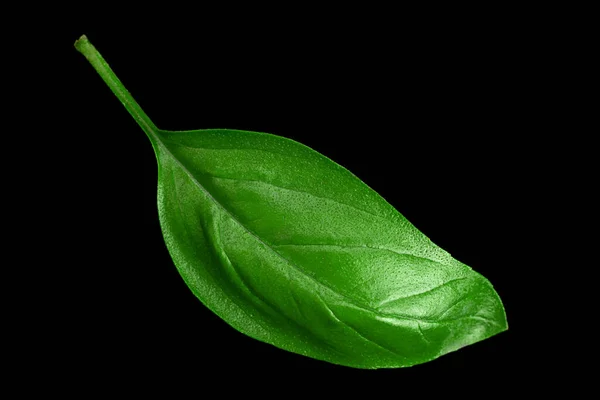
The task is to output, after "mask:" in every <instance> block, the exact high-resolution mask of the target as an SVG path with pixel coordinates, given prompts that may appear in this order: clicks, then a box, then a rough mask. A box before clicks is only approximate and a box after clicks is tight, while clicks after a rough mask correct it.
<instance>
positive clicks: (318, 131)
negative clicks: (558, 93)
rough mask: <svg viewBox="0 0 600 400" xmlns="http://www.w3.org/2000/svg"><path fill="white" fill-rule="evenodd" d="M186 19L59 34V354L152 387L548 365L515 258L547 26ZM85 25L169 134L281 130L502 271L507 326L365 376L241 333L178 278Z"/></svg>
mask: <svg viewBox="0 0 600 400" xmlns="http://www.w3.org/2000/svg"><path fill="white" fill-rule="evenodd" d="M359 11H360V10H359ZM184 14H185V12H183V11H182V14H177V16H176V17H173V18H175V19H174V20H173V19H169V18H171V17H169V16H166V15H165V16H161V18H160V19H159V18H158V17H154V18H156V19H153V20H145V19H144V18H143V17H141V16H138V17H137V18H134V19H133V20H132V19H131V17H127V18H126V17H122V18H119V17H115V15H112V16H111V18H112V19H111V20H110V21H105V22H103V23H101V24H96V23H92V22H90V21H86V20H81V21H80V22H78V23H72V24H71V23H69V24H66V26H67V27H68V29H63V31H62V32H63V33H64V36H63V37H62V39H61V40H63V41H62V42H60V43H56V46H55V50H57V53H56V54H61V60H60V61H59V64H60V65H61V68H62V72H67V73H66V74H65V75H64V76H62V78H61V79H60V81H58V82H55V83H56V84H57V85H56V89H55V90H56V93H57V94H60V96H56V98H57V99H58V98H59V97H61V98H67V99H68V101H67V103H68V104H63V103H61V105H60V109H61V111H60V112H58V113H57V114H56V115H55V116H53V118H54V117H56V116H58V118H59V119H62V120H63V122H64V123H63V125H62V126H63V127H65V134H64V135H62V137H61V138H60V139H58V141H59V142H60V143H58V145H59V146H60V147H61V148H62V149H63V150H64V154H65V156H64V157H61V159H60V160H57V161H56V165H57V167H56V168H58V169H59V170H60V171H59V172H60V176H61V179H60V180H59V181H57V182H55V184H54V187H55V188H56V190H57V191H58V190H63V189H64V190H66V191H67V192H68V193H69V194H68V195H67V196H60V197H59V198H57V200H56V202H57V205H58V207H57V209H60V210H61V212H60V216H59V218H58V221H57V224H58V225H62V226H64V225H65V224H68V225H69V227H70V232H71V234H70V235H69V237H68V238H61V239H60V241H61V244H60V245H58V247H57V248H56V250H58V251H59V252H60V251H62V250H64V249H67V248H68V249H71V250H69V251H68V252H67V254H69V256H65V255H64V253H63V255H62V256H61V260H64V263H65V269H64V280H65V289H64V290H61V292H60V293H57V294H56V295H57V297H58V298H59V299H60V313H59V314H60V317H57V319H56V320H55V321H57V322H54V324H53V327H52V328H51V330H54V331H55V332H56V335H57V336H59V337H60V341H59V342H58V343H59V345H58V347H59V349H58V350H57V354H60V357H62V358H64V359H66V360H67V361H68V362H69V363H71V365H72V366H74V367H73V369H74V370H79V367H77V366H81V370H80V371H79V372H78V373H77V376H78V377H79V378H80V379H81V378H83V377H86V378H90V377H89V376H88V374H86V373H85V372H83V371H86V370H88V371H94V374H95V373H96V372H97V371H98V370H102V371H103V372H102V374H101V378H100V380H101V381H102V382H106V383H112V382H118V381H127V380H129V379H130V374H131V372H132V371H136V373H138V374H139V376H140V377H141V378H139V379H141V381H140V382H141V383H147V382H149V381H151V382H159V381H162V380H168V379H170V378H169V377H173V376H175V377H179V378H178V379H184V380H186V379H190V377H195V378H192V379H200V378H201V382H202V385H205V386H206V387H222V384H217V379H221V378H222V377H223V376H229V377H234V378H241V377H247V376H251V377H252V378H253V379H254V382H255V384H259V383H261V382H263V381H268V380H269V379H271V378H273V377H278V379H279V380H280V381H281V382H283V384H284V385H287V384H289V385H291V386H293V387H302V386H304V385H300V386H298V379H299V380H300V382H312V381H313V380H314V379H316V378H326V379H330V380H331V381H330V382H341V383H345V385H346V386H349V387H351V389H352V388H353V387H354V386H353V385H356V386H357V387H358V386H360V385H363V384H369V385H375V386H373V387H376V385H378V384H381V385H384V384H387V383H389V382H396V383H398V384H408V383H410V384H412V385H417V388H423V389H428V390H430V389H434V388H435V384H432V382H437V381H439V380H442V379H446V378H450V379H453V380H457V379H458V380H459V381H460V382H469V381H476V382H478V385H483V386H487V387H496V388H498V387H499V386H498V385H500V387H502V386H503V384H500V383H499V382H507V383H506V384H507V385H513V384H515V382H517V381H522V380H525V381H526V380H528V379H529V376H528V373H527V371H528V370H529V369H530V368H535V367H536V365H537V364H538V363H539V361H536V360H535V357H534V355H533V353H532V352H531V351H529V350H524V349H527V347H526V346H527V345H526V339H525V335H524V328H523V327H524V324H525V323H526V322H527V319H528V317H529V316H528V311H527V310H526V309H524V308H523V307H521V306H520V304H521V301H522V295H521V294H520V293H522V290H521V289H522V288H523V286H525V282H524V281H523V279H522V278H523V271H524V270H525V269H526V268H527V266H526V265H523V261H522V259H521V258H519V256H518V255H519V253H520V252H521V251H524V250H525V249H526V248H527V240H528V239H527V237H528V235H529V233H530V232H529V231H528V229H529V227H528V225H527V223H523V219H524V218H525V219H526V218H527V216H528V214H529V211H530V210H531V209H532V208H533V205H532V204H531V203H530V201H529V200H528V193H530V192H531V190H532V185H533V186H534V185H535V182H534V181H533V180H532V179H531V177H532V175H533V174H535V172H532V171H531V170H530V169H528V170H527V172H525V170H524V169H523V168H522V167H523V165H524V163H525V159H526V158H527V151H529V150H530V149H531V145H530V144H529V143H530V140H531V135H532V132H533V126H534V123H535V118H534V117H532V115H533V114H535V112H536V109H535V104H533V100H531V98H532V92H533V91H535V90H537V87H538V86H537V81H536V79H537V78H536V76H539V75H538V72H539V71H537V70H536V66H535V63H534V62H532V58H533V57H534V55H532V54H533V52H535V46H533V43H534V42H535V35H533V36H529V39H524V38H523V36H522V35H517V34H515V29H516V27H517V26H520V25H521V22H522V21H518V20H512V21H510V22H511V23H510V24H508V25H507V23H506V21H503V20H502V19H501V18H498V19H495V18H493V17H492V16H491V15H488V14H485V15H483V16H482V17H481V18H479V19H475V20H469V21H468V22H469V23H468V24H464V23H463V22H462V21H461V22H451V21H449V20H447V19H445V17H444V15H443V13H441V14H440V15H438V16H437V19H435V20H432V19H430V17H423V18H421V19H419V20H418V21H417V22H415V21H412V18H410V17H409V16H404V17H403V18H399V19H395V17H394V16H392V17H391V18H389V17H390V16H388V18H387V19H383V18H384V15H385V12H383V11H382V13H381V14H378V15H377V16H375V17H373V18H370V17H367V16H361V15H354V16H352V17H351V18H350V17H344V16H343V15H338V14H336V13H333V14H327V16H324V17H318V16H317V17H314V18H311V19H303V18H299V19H296V17H295V14H294V13H285V14H282V15H280V16H279V17H277V18H271V17H268V16H265V15H263V16H262V18H261V19H260V20H258V19H255V18H256V17H254V16H253V17H247V16H246V15H244V12H240V11H239V10H238V12H237V13H235V16H233V15H232V14H231V13H227V12H225V13H220V14H211V13H208V12H207V13H206V14H203V13H199V14H197V15H196V16H195V17H194V18H195V20H194V21H193V22H181V23H179V20H178V19H177V18H180V17H182V16H183V15H184ZM358 14H360V12H359V13H358ZM316 15H320V13H316ZM132 21H133V22H132ZM167 21H170V22H171V23H169V24H167V23H166V22H167ZM293 21H299V22H293ZM509 25H510V26H509ZM522 25H523V26H525V25H526V23H523V24H522ZM82 34H86V35H87V36H88V38H89V39H90V41H91V42H92V43H93V44H94V45H95V46H96V48H97V49H98V50H99V51H100V52H101V53H102V55H103V56H104V58H105V59H106V60H107V61H108V63H109V64H110V65H111V67H112V68H113V70H114V71H115V73H116V74H117V75H118V76H119V77H120V79H121V80H122V81H123V83H124V84H125V86H126V87H127V88H128V89H129V91H130V92H131V93H132V94H133V96H134V97H135V98H136V100H137V101H138V103H139V104H140V105H141V106H142V107H143V108H144V110H145V111H146V112H147V114H148V115H149V116H150V118H152V119H153V121H154V122H155V124H156V125H158V126H159V127H160V128H162V129H168V130H187V129H203V128H231V129H243V130H251V131H262V132H269V133H273V134H277V135H280V136H284V137H288V138H291V139H294V140H297V141H299V142H301V143H303V144H306V145H308V146H310V147H312V148H313V149H315V150H317V151H319V152H320V153H322V154H324V155H326V156H328V157H329V158H331V159H333V160H334V161H336V162H338V163H339V164H341V165H343V166H344V167H346V168H348V169H349V170H350V171H352V172H353V173H354V174H356V175H357V176H358V177H359V178H360V179H362V180H363V181H364V182H365V183H367V184H368V185H369V186H370V187H371V188H373V189H374V190H375V191H377V192H378V193H380V194H381V195H382V196H383V197H384V198H385V199H386V200H387V201H388V202H390V203H391V204H392V205H393V206H394V207H396V208H397V209H398V210H399V211H400V212H401V213H402V214H403V215H404V216H406V217H407V218H408V220H409V221H411V222H412V223H413V224H414V225H415V226H416V227H417V228H418V229H419V230H421V231H422V232H423V233H425V234H426V235H427V236H428V237H429V238H430V239H432V241H433V242H434V243H436V244H437V245H439V246H440V247H442V248H444V249H446V250H447V251H449V252H450V253H451V254H452V255H453V256H454V257H455V258H456V259H458V260H460V261H462V262H464V263H466V264H467V265H469V266H471V267H472V268H473V269H475V270H476V271H478V272H480V273H481V274H483V275H484V276H485V277H486V278H488V279H489V280H490V281H491V282H492V284H493V285H494V287H495V288H496V290H497V292H498V293H499V295H500V297H501V298H502V300H503V302H504V305H505V308H506V313H507V316H508V323H509V330H508V331H507V332H504V333H501V334H499V335H497V336H495V337H492V338H490V339H487V340H485V341H482V342H480V343H477V344H474V345H471V346H468V347H466V348H463V349H461V350H459V351H457V352H454V353H451V354H448V355H445V356H443V357H441V358H439V359H437V360H434V361H432V362H429V363H426V364H423V365H418V366H414V367H411V368H405V369H395V370H393V369H392V370H375V371H365V370H357V369H352V368H347V367H342V366H337V365H331V364H328V363H325V362H321V361H317V360H313V359H309V358H305V357H302V356H299V355H296V354H292V353H288V352H286V351H282V350H279V349H277V348H275V347H273V346H270V345H267V344H264V343H261V342H258V341H256V340H254V339H251V338H249V337H246V336H245V335H243V334H241V333H239V332H237V331H235V330H234V329H233V328H231V327H229V326H228V325H227V324H226V323H225V322H223V321H222V320H221V319H220V318H219V317H217V316H215V315H214V314H213V313H212V312H211V311H209V310H208V309H207V308H205V307H204V306H203V305H202V304H201V303H200V302H199V301H198V300H197V299H196V298H195V297H194V296H193V295H192V293H191V292H190V291H189V290H188V289H187V287H186V285H185V284H184V282H183V280H182V279H181V278H180V277H179V275H178V273H177V270H176V268H175V267H174V265H173V262H172V260H171V258H170V256H169V254H168V252H167V249H166V247H165V245H164V242H163V239H162V234H161V231H160V226H159V221H158V214H157V209H156V185H157V167H156V159H155V156H154V154H153V151H152V148H151V146H150V143H149V141H148V139H147V138H146V137H145V135H144V133H143V131H142V130H141V129H140V128H139V127H138V126H137V125H136V123H135V122H134V120H133V119H132V118H131V117H130V116H129V114H128V113H127V112H126V110H125V109H124V107H123V106H122V105H121V104H120V102H119V101H118V100H117V98H116V97H115V96H114V95H113V94H112V93H111V91H110V90H109V89H108V87H107V86H106V85H105V84H104V82H103V81H102V80H101V79H100V77H99V76H98V75H97V73H96V72H95V71H94V70H93V68H92V67H91V65H90V64H89V63H88V62H87V61H86V60H85V58H84V57H83V56H82V55H81V54H79V53H78V52H77V51H76V50H75V49H74V47H73V42H74V41H75V40H76V39H77V38H78V37H79V36H80V35H82ZM517 36H519V37H517ZM532 37H533V38H532ZM63 56H64V57H63ZM537 94H538V95H539V93H537ZM56 101H57V102H59V100H56ZM53 144H57V143H53ZM518 224H520V229H518V230H516V229H515V226H516V225H518ZM509 243H510V245H509ZM61 246H62V247H61ZM73 249H76V250H73ZM59 276H60V275H59ZM73 277H76V278H75V279H74V278H73ZM517 360H518V361H517ZM100 365H104V366H107V367H99V366H100ZM183 376H185V378H184V377H183ZM96 378H97V376H96ZM96 378H92V379H96ZM457 382H458V381H457ZM307 385H308V386H309V387H310V385H311V384H308V383H307ZM291 386H290V387H291ZM461 390H465V389H464V388H463V389H461Z"/></svg>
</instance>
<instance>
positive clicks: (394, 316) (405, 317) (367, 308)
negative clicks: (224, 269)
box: [154, 134, 433, 323]
mask: <svg viewBox="0 0 600 400" xmlns="http://www.w3.org/2000/svg"><path fill="white" fill-rule="evenodd" d="M154 137H155V138H156V139H157V144H158V146H159V147H160V148H162V150H164V151H165V153H166V154H167V155H168V156H169V158H170V159H172V160H173V162H174V163H175V164H176V165H177V166H178V167H179V168H181V170H182V171H183V172H184V173H185V174H186V176H187V177H188V179H190V181H192V183H194V184H195V185H196V186H197V187H198V188H199V189H200V190H201V191H202V192H203V193H204V194H205V195H206V196H207V197H208V198H209V199H210V200H212V202H213V203H214V204H216V205H217V206H218V207H220V208H221V209H222V210H223V211H224V212H225V213H226V214H227V215H228V216H229V218H231V219H232V220H233V221H234V222H235V223H236V224H238V225H239V226H240V227H241V228H242V229H243V230H244V231H246V232H247V233H248V234H250V235H251V236H252V237H254V239H256V240H257V241H258V242H259V243H261V244H262V245H263V246H265V247H266V248H268V249H269V250H270V251H271V252H273V253H274V254H275V255H276V256H277V257H279V258H280V259H281V260H283V261H284V262H285V263H286V264H288V265H289V266H290V267H292V268H293V269H295V270H296V271H298V272H299V273H300V274H302V276H304V277H305V278H306V279H308V280H310V281H312V282H314V283H316V284H317V285H318V286H321V287H322V288H324V289H326V290H327V291H329V292H331V293H333V294H334V295H336V296H339V297H341V298H343V299H344V300H345V301H347V302H348V303H349V304H351V305H352V306H354V307H356V308H358V309H360V310H362V311H367V312H370V313H373V314H376V315H380V316H382V317H386V318H392V319H399V320H405V321H406V320H408V321H424V322H429V323H431V322H432V321H431V320H427V319H421V318H417V317H412V316H408V315H398V314H388V313H383V312H381V311H379V310H376V309H375V308H373V307H370V306H368V305H362V304H358V303H357V300H355V299H353V298H351V297H348V296H347V295H345V294H343V293H339V292H338V291H336V290H335V289H334V288H332V287H331V286H329V285H327V284H325V283H323V282H321V281H319V280H318V279H316V278H315V277H313V276H311V275H310V274H308V273H306V271H305V270H304V269H302V268H300V267H299V266H297V265H296V264H295V263H294V262H292V261H291V260H289V259H288V258H286V257H285V256H284V255H283V254H281V253H280V252H278V251H277V250H275V249H274V248H273V245H271V244H270V243H267V242H265V241H264V240H263V239H261V238H260V236H258V235H257V234H256V233H254V232H253V231H252V230H250V229H249V228H248V227H246V226H245V225H244V224H242V223H241V222H240V221H239V220H238V219H237V218H236V217H235V215H233V214H232V213H231V211H229V210H228V209H227V208H226V207H225V206H224V205H223V204H221V203H220V202H219V201H218V200H217V199H215V198H214V196H213V195H212V194H211V193H210V192H209V191H208V190H207V189H206V188H205V187H204V186H202V184H201V183H200V182H198V180H197V179H196V178H195V177H194V175H193V174H192V173H191V172H190V171H189V170H188V169H187V168H186V167H185V166H184V165H183V164H182V163H181V161H179V160H178V159H177V157H175V156H174V155H173V153H171V151H170V150H169V149H168V147H167V146H166V145H165V144H164V143H163V142H162V140H161V139H160V137H159V136H158V135H156V134H154ZM432 261H433V260H432Z"/></svg>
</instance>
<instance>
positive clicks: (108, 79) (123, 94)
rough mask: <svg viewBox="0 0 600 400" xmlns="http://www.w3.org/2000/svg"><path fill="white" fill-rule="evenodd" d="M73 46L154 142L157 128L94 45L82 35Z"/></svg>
mask: <svg viewBox="0 0 600 400" xmlns="http://www.w3.org/2000/svg"><path fill="white" fill-rule="evenodd" d="M75 48H76V49H77V51H79V52H80V53H81V54H83V55H84V56H85V58H87V60H88V61H89V62H90V64H92V66H93V67H94V69H95V70H96V72H98V74H99V75H100V77H102V79H103V80H104V82H105V83H106V84H107V85H108V87H109V88H110V89H111V90H112V91H113V93H114V94H115V95H116V96H117V97H118V98H119V100H121V103H123V105H124V106H125V108H126V109H127V111H129V113H130V114H131V116H132V117H133V118H134V119H135V120H136V122H137V123H138V124H139V125H140V127H141V128H142V129H143V130H144V132H146V135H148V138H149V139H150V141H151V142H152V143H153V144H154V141H155V140H157V132H158V128H157V127H156V125H154V123H153V122H152V121H151V120H150V118H149V117H148V115H147V114H146V113H145V112H144V110H142V107H140V105H139V104H138V103H137V101H135V99H134V98H133V96H131V94H130V93H129V91H128V90H127V89H126V88H125V86H124V85H123V83H121V81H120V80H119V78H117V75H115V73H114V72H113V70H112V69H111V68H110V66H109V65H108V63H107V62H106V61H105V60H104V58H103V57H102V55H100V53H99V52H98V50H96V48H95V47H94V45H92V44H91V43H90V41H89V40H88V38H87V37H86V36H85V35H83V36H81V37H80V38H79V39H78V40H77V41H75Z"/></svg>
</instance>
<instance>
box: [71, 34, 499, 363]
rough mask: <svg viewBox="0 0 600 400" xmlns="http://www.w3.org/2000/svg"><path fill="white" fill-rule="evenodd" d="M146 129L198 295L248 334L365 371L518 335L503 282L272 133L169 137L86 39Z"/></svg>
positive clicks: (167, 231)
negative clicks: (499, 287) (495, 282)
mask: <svg viewBox="0 0 600 400" xmlns="http://www.w3.org/2000/svg"><path fill="white" fill-rule="evenodd" d="M76 48H77V49H78V50H79V51H80V52H81V53H82V54H84V55H85V56H86V58H88V60H89V61H90V62H91V64H92V65H93V66H94V68H95V69H96V70H97V71H98V73H99V74H100V75H101V77H102V78H103V79H104V80H105V82H106V83H107V84H108V85H109V87H110V88H111V89H112V90H113V92H114V93H115V94H116V95H117V96H118V97H119V99H120V100H121V101H122V102H123V104H124V105H125V107H126V108H127V110H128V111H129V112H130V113H131V115H132V116H133V117H134V118H135V119H136V121H137V122H138V123H139V124H140V126H141V127H142V129H143V130H144V131H145V132H146V134H147V135H148V137H149V139H150V141H151V143H152V145H153V147H154V150H155V152H156V157H157V160H158V165H159V170H158V209H159V217H160V223H161V227H162V231H163V235H164V239H165V242H166V244H167V247H168V249H169V252H170V254H171V256H172V258H173V261H174V263H175V265H176V266H177V268H178V270H179V272H180V274H181V276H182V277H183V279H184V280H185V282H186V284H187V285H188V286H189V288H190V289H191V290H192V291H193V293H194V294H195V295H196V296H197V297H198V298H199V299H200V300H201V301H202V303H204V304H205V305H206V306H207V307H209V308H210V309H211V310H212V311H214V312H215V313H216V314H217V315H219V316H220V317H221V318H223V319H224V320H225V321H227V322H228V323H229V324H230V325H231V326H233V327H234V328H236V329H237V330H239V331H241V332H243V333H245V334H247V335H249V336H251V337H253V338H255V339H258V340H261V341H264V342H266V343H270V344H272V345H275V346H277V347H279V348H282V349H285V350H289V351H292V352H295V353H298V354H303V355H305V356H309V357H313V358H316V359H320V360H325V361H329V362H331V363H335V364H341V365H346V366H352V367H358V368H384V367H385V368H390V367H406V366H410V365H414V364H418V363H423V362H426V361H430V360H433V359H435V358H437V357H439V356H441V355H443V354H446V353H448V352H451V351H454V350H457V349H459V348H461V347H463V346H466V345H469V344H472V343H475V342H477V341H480V340H483V339H486V338H488V337H490V336H492V335H495V334H497V333H499V332H502V331H504V330H506V329H507V322H506V317H505V313H504V309H503V306H502V303H501V301H500V299H499V297H498V295H497V294H496V292H495V291H494V289H493V288H492V285H491V284H490V283H489V282H488V281H487V280H486V279H485V278H484V277H482V276H481V275H479V274H478V273H476V272H474V271H473V270H471V269H470V268H469V267H468V266H466V265H464V264H462V263H461V262H459V261H457V260H455V259H453V258H452V257H451V256H450V254H448V253H447V252H446V251H444V250H442V249H441V248H439V247H437V246H436V245H435V244H433V243H432V242H431V241H430V240H429V239H428V238H427V237H426V236H425V235H423V234H422V233H421V232H419V231H418V230H417V229H416V228H415V227H414V226H413V225H411V224H410V223H409V222H408V221H407V220H406V219H405V218H404V217H403V216H402V215H401V214H400V213H399V212H398V211H396V210H395V209H394V208H393V207H392V206H391V205H390V204H389V203H387V202H386V201H385V200H384V199H383V198H382V197H381V196H379V195H378V194H377V193H375V192H374V191H373V190H372V189H370V188H369V187H368V186H367V185H366V184H364V183H363V182H361V181H360V180H359V179H358V178H357V177H356V176H354V175H353V174H352V173H350V172H349V171H348V170H346V169H345V168H343V167H341V166H340V165H338V164H336V163H335V162H333V161H331V160H330V159H328V158H327V157H325V156H323V155H321V154H319V153H317V152H316V151H314V150H311V149H310V148H308V147H306V146H304V145H302V144H300V143H297V142H295V141H292V140H289V139H286V138H283V137H278V136H275V135H270V134H266V133H258V132H247V131H236V130H225V129H209V130H197V131H184V132H170V131H165V130H160V129H158V128H156V126H155V125H154V124H153V123H152V122H151V121H150V119H149V118H148V116H147V115H146V114H145V113H144V112H143V110H142V109H141V108H140V107H139V105H138V104H137V103H136V102H135V100H134V99H133V98H132V97H131V95H130V94H129V93H128V92H127V90H126V89H125V88H124V87H123V85H122V84H121V82H120V81H119V80H118V78H117V77H116V76H115V75H114V73H113V72H112V70H111V69H110V67H109V66H108V64H107V63H106V62H105V61H104V59H103V58H102V57H101V56H100V54H99V53H98V52H97V51H96V50H95V48H94V47H93V46H92V45H91V44H90V42H89V41H88V40H87V38H85V36H83V37H82V38H81V39H80V40H78V41H77V42H76Z"/></svg>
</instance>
